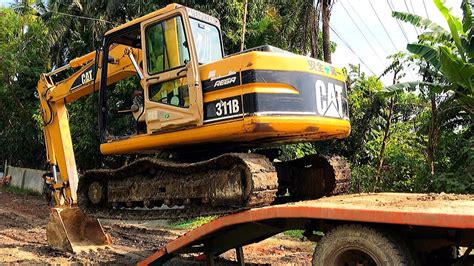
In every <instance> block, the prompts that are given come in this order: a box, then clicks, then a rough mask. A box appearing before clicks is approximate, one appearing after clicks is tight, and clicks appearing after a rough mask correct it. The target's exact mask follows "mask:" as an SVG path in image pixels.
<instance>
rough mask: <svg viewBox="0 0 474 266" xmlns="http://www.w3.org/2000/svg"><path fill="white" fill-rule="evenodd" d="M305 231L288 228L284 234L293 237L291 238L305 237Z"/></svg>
mask: <svg viewBox="0 0 474 266" xmlns="http://www.w3.org/2000/svg"><path fill="white" fill-rule="evenodd" d="M303 232H304V230H288V231H285V232H283V235H285V236H288V237H291V238H297V239H300V238H301V237H303Z"/></svg>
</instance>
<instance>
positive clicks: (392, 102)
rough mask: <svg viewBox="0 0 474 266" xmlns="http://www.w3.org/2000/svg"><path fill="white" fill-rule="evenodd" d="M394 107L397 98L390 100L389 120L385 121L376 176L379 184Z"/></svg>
mask: <svg viewBox="0 0 474 266" xmlns="http://www.w3.org/2000/svg"><path fill="white" fill-rule="evenodd" d="M394 105H395V97H394V96H392V97H391V98H390V103H389V107H388V115H387V120H386V121H385V128H384V131H383V139H382V146H381V147H380V152H379V165H378V167H377V175H376V176H375V180H376V181H377V182H379V181H380V173H381V171H382V167H383V159H384V154H385V147H386V146H387V142H388V138H389V135H390V125H391V123H392V115H393V106H394Z"/></svg>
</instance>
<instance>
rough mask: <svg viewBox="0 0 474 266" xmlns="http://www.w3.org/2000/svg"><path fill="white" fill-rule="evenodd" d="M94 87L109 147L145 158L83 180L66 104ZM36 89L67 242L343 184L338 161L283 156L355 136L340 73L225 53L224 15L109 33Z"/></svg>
mask: <svg viewBox="0 0 474 266" xmlns="http://www.w3.org/2000/svg"><path fill="white" fill-rule="evenodd" d="M68 69H75V71H71V70H68ZM66 70H68V71H66ZM68 73H69V75H68V76H67V77H66V78H63V79H62V80H60V81H55V79H60V78H59V77H64V76H65V75H66V74H68ZM71 73H72V74H71ZM134 82H135V83H134ZM138 83H139V85H136V86H135V85H133V84H138ZM97 91H98V93H99V103H98V104H99V107H98V110H99V115H98V117H99V119H98V120H99V130H100V140H101V144H100V151H101V153H102V154H104V155H115V154H148V155H146V156H145V155H140V156H139V157H138V158H139V159H136V160H135V161H134V162H132V163H129V164H127V165H125V166H122V167H120V168H117V169H111V170H110V169H109V170H106V169H101V170H89V171H85V172H84V173H82V174H81V176H80V177H79V175H78V171H77V167H76V162H75V158H74V152H73V145H72V140H71V133H70V128H69V121H68V113H67V110H66V104H68V103H72V102H74V101H76V100H78V99H79V98H81V97H83V96H86V95H90V94H93V93H94V92H97ZM119 92H120V93H121V94H120V93H119ZM38 93H39V98H40V101H41V107H42V115H43V119H44V135H45V143H46V150H47V158H48V163H49V165H50V166H51V171H50V172H49V173H48V174H46V175H45V180H46V181H47V182H48V183H49V186H50V188H51V191H52V195H53V196H54V197H53V198H54V204H55V208H53V209H52V213H51V219H50V222H49V224H48V226H47V237H48V241H49V243H50V244H51V245H53V246H54V247H56V248H59V249H66V250H74V249H76V248H77V247H78V246H81V245H87V244H92V245H96V244H103V243H106V242H107V241H108V238H107V236H106V235H105V234H104V232H103V230H102V227H101V226H100V223H99V222H98V220H97V218H112V219H134V220H136V219H161V218H164V219H169V218H182V217H193V216H202V215H220V214H226V213H231V212H235V211H239V210H242V209H248V208H254V207H260V206H266V205H270V204H278V203H281V202H291V201H297V200H301V199H314V198H319V197H322V196H328V195H334V194H339V193H343V192H345V191H346V190H347V184H348V178H349V175H350V173H349V170H348V168H347V166H346V164H345V163H344V161H343V160H342V159H340V158H339V157H323V156H317V155H310V156H306V157H303V158H299V159H296V160H292V161H278V160H275V158H276V157H277V155H278V152H277V151H278V147H280V146H281V145H282V144H289V143H301V142H309V141H316V140H325V139H335V138H344V137H347V136H348V134H349V132H350V123H349V119H348V103H347V92H346V86H345V82H344V76H343V73H342V71H341V70H339V69H336V68H334V67H332V66H331V65H329V64H326V63H324V62H320V61H318V60H315V59H312V58H309V57H305V56H300V55H296V54H293V53H289V52H286V51H283V50H281V49H278V48H275V47H272V46H261V47H256V48H253V49H249V50H246V51H243V52H240V53H237V54H232V55H228V56H224V50H223V45H222V34H221V29H220V24H219V21H218V20H217V19H216V18H214V17H212V16H209V15H207V14H204V13H201V12H199V11H196V10H193V9H190V8H187V7H184V6H181V5H177V4H171V5H168V6H166V7H165V8H163V9H160V10H157V11H155V12H153V13H150V14H148V15H145V16H143V17H140V18H137V19H134V20H132V21H130V22H127V23H125V24H123V25H121V26H118V27H116V28H114V29H112V30H110V31H108V32H106V33H105V35H104V38H103V44H102V47H101V49H98V50H97V51H95V52H91V53H89V54H86V55H84V56H82V57H79V58H76V59H73V60H71V61H70V62H69V64H67V65H66V66H63V67H60V68H57V69H56V70H53V71H52V72H50V73H47V74H42V75H41V78H40V80H39V82H38ZM120 95H122V96H120ZM124 95H125V96H124ZM120 97H122V98H120ZM127 119H128V120H127ZM123 121H128V122H123ZM119 122H120V123H119ZM117 124H120V126H117ZM127 125H128V126H127ZM157 154H160V155H161V156H158V155H157ZM163 154H166V155H167V156H164V155H163Z"/></svg>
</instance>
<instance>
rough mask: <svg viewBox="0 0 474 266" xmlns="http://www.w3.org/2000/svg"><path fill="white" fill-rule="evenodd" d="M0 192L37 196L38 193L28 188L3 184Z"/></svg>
mask: <svg viewBox="0 0 474 266" xmlns="http://www.w3.org/2000/svg"><path fill="white" fill-rule="evenodd" d="M0 192H8V193H12V194H17V195H32V196H39V195H40V193H38V192H36V191H33V190H29V189H23V188H18V187H13V186H3V187H0Z"/></svg>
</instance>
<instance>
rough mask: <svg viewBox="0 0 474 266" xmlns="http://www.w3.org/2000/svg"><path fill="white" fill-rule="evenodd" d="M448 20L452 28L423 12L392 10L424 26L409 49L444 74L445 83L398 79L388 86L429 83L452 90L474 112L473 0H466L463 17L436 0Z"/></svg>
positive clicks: (392, 89) (438, 89)
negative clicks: (433, 19) (401, 81)
mask: <svg viewBox="0 0 474 266" xmlns="http://www.w3.org/2000/svg"><path fill="white" fill-rule="evenodd" d="M433 2H434V4H435V5H436V7H437V8H438V10H439V11H440V13H441V14H442V15H443V17H444V19H445V20H446V22H447V23H448V26H449V31H448V30H445V29H444V28H443V27H441V26H439V25H438V24H436V23H434V22H432V21H430V20H429V19H426V18H422V17H420V16H417V15H414V14H409V13H404V12H393V13H392V16H393V17H395V18H396V19H399V20H401V21H404V22H407V23H410V24H412V25H414V26H416V27H419V28H422V29H423V30H425V31H424V32H423V33H422V34H420V35H419V36H418V42H417V43H410V44H408V45H407V50H408V51H409V52H411V53H412V54H415V55H417V56H419V57H420V58H421V59H422V60H424V61H426V62H427V63H429V64H430V65H431V66H432V67H433V68H435V69H436V71H437V72H438V73H439V74H440V75H441V76H443V77H444V79H443V80H446V81H447V82H445V83H442V84H436V83H427V82H407V83H399V84H395V85H392V86H388V87H386V88H385V90H386V91H388V92H395V91H398V90H403V89H406V88H410V87H411V88H412V87H414V86H427V87H428V88H429V89H430V90H431V91H432V92H434V93H439V92H443V91H444V92H450V93H451V94H452V98H453V99H456V100H458V101H459V102H460V103H461V104H462V105H463V107H464V108H465V110H466V111H467V112H468V113H470V114H471V115H474V35H473V34H474V29H473V27H474V16H473V14H472V10H473V9H474V4H473V3H472V1H470V0H463V1H462V3H461V8H462V11H463V19H462V21H460V20H459V19H458V18H456V17H455V16H453V15H452V14H451V12H450V10H449V9H448V8H446V6H445V5H444V3H443V2H444V1H443V0H433Z"/></svg>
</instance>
